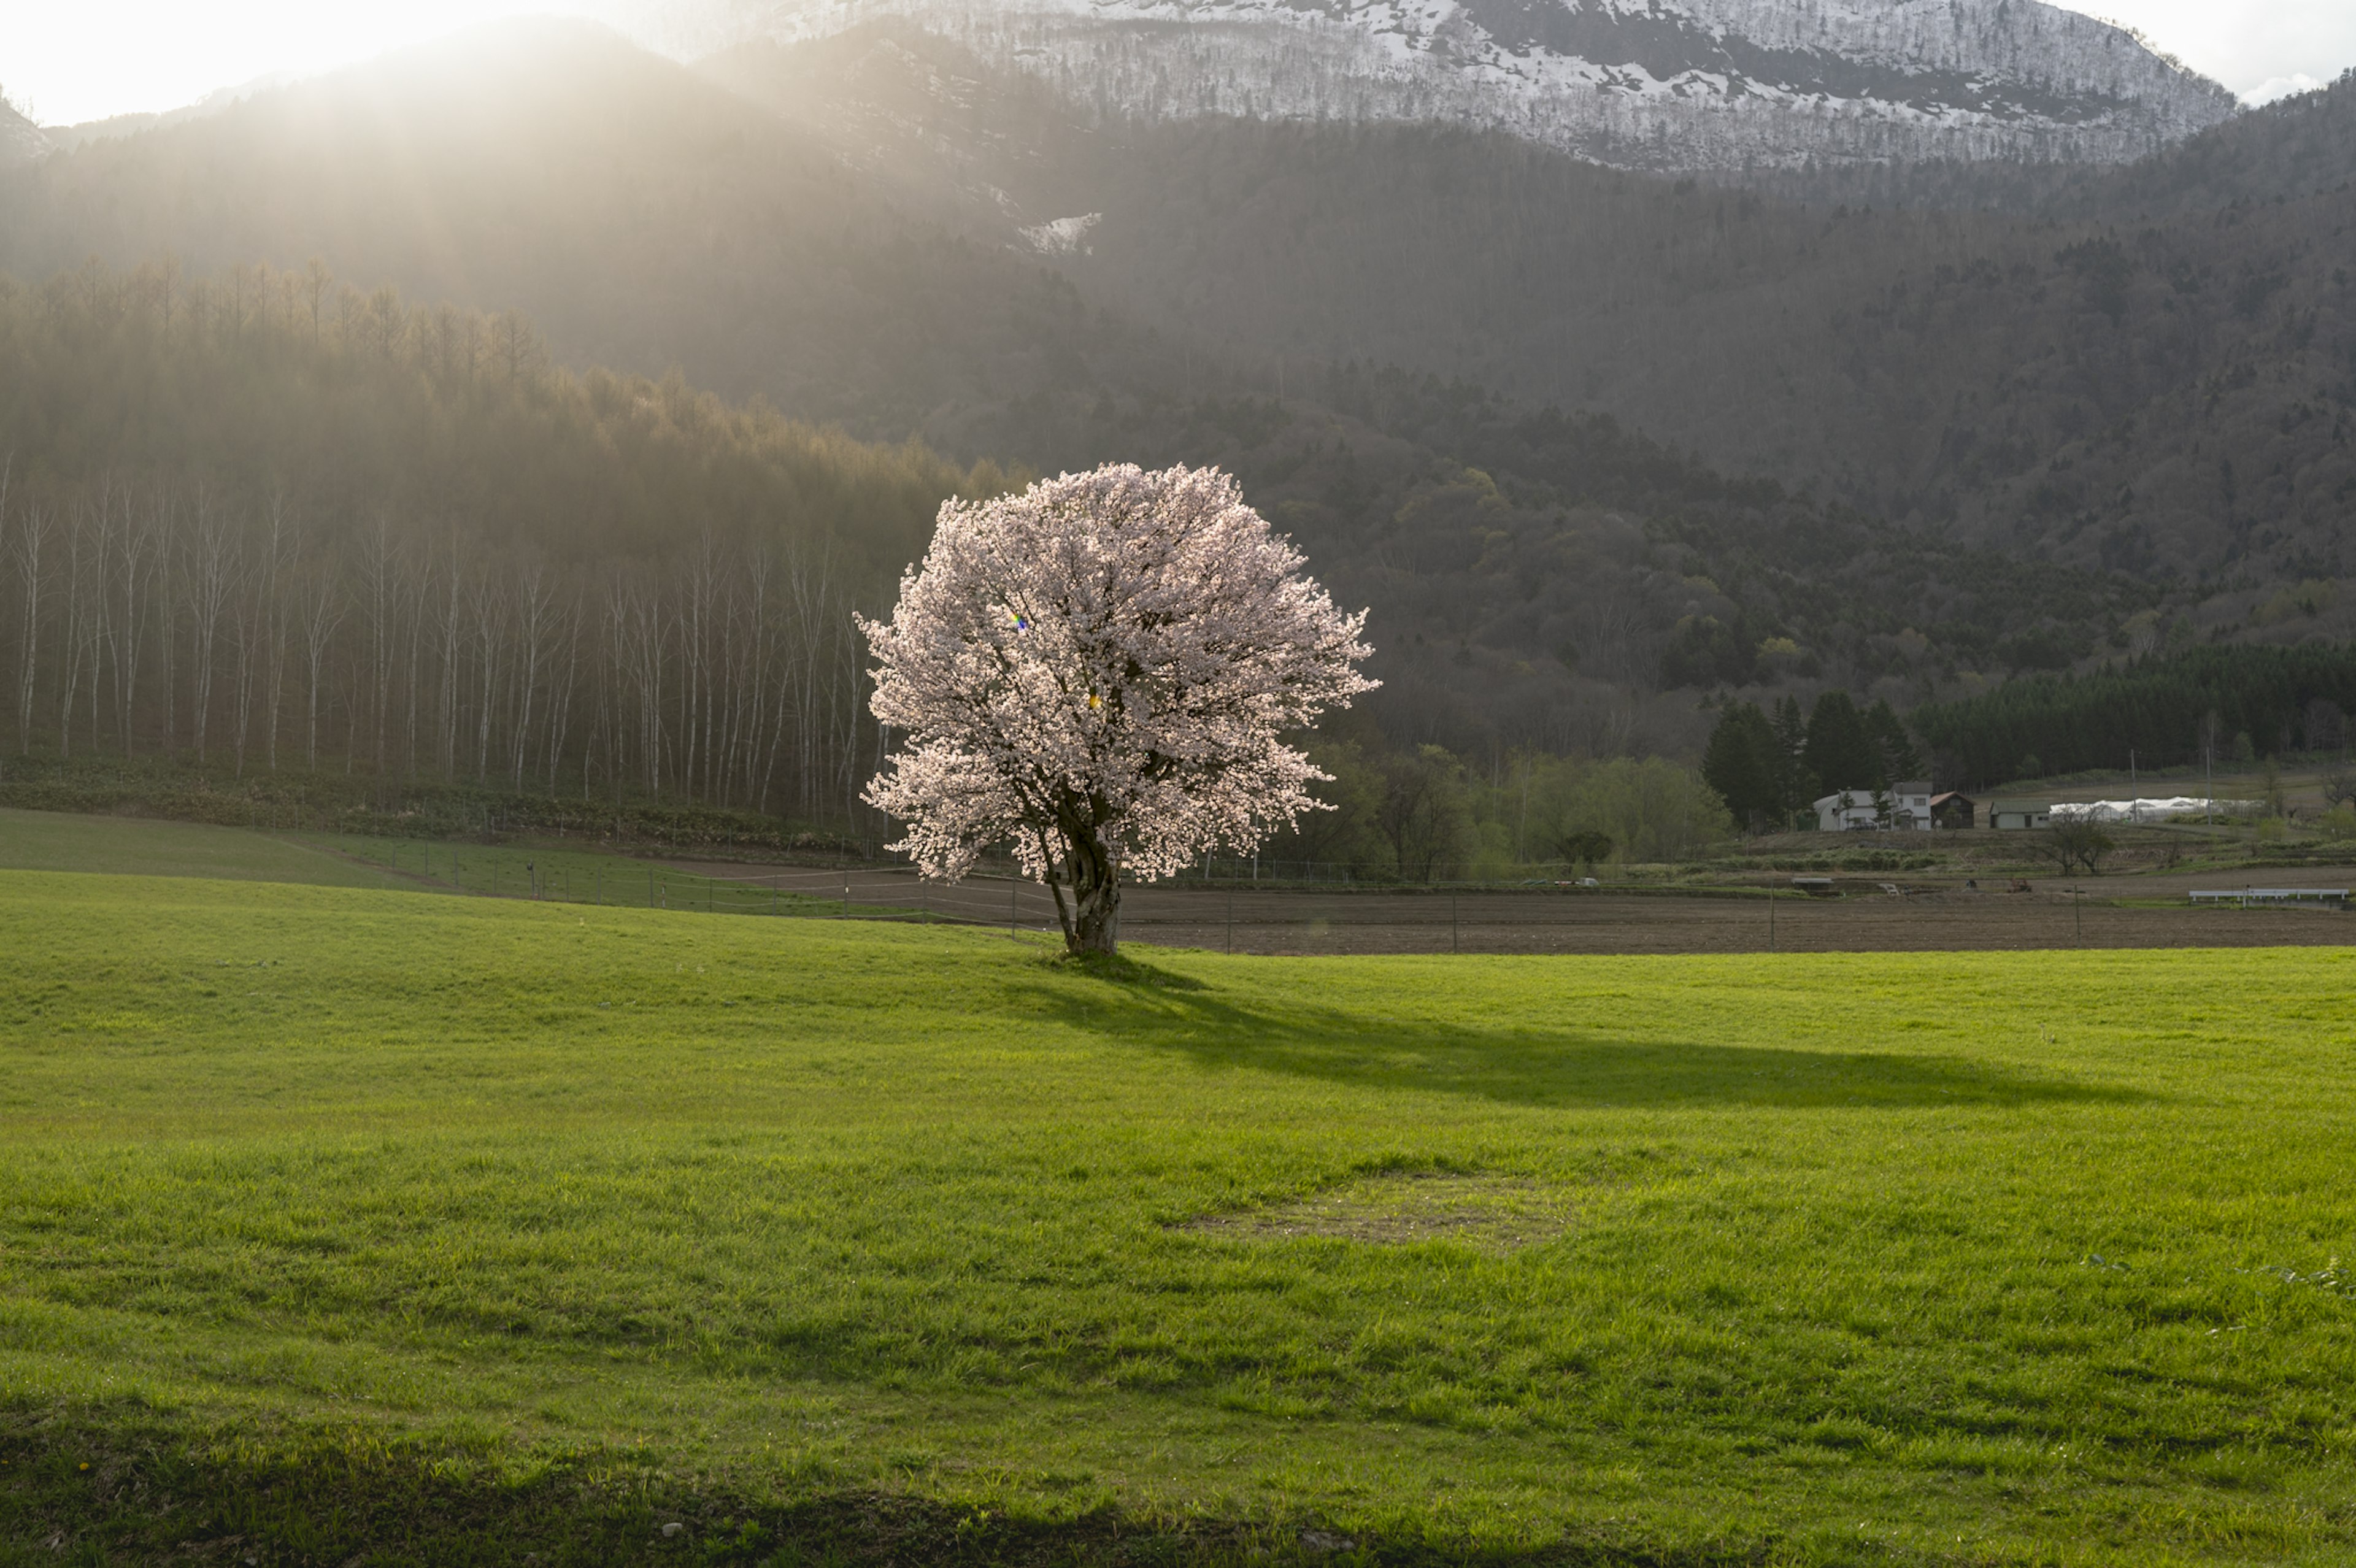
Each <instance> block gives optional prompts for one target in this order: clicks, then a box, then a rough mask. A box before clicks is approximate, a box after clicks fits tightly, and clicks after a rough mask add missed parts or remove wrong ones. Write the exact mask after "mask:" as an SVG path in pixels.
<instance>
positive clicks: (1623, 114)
mask: <svg viewBox="0 0 2356 1568" xmlns="http://www.w3.org/2000/svg"><path fill="white" fill-rule="evenodd" d="M608 11H609V15H611V16H613V17H614V18H615V19H616V20H617V21H618V22H620V23H621V25H623V26H624V27H626V28H627V29H629V30H631V31H633V32H634V33H636V34H637V36H639V37H644V38H647V39H649V40H651V41H654V42H656V43H658V44H659V45H666V46H667V47H668V48H669V49H670V50H671V52H674V53H691V54H702V53H708V52H716V51H718V50H720V49H723V48H728V47H731V46H734V45H740V44H742V43H744V42H746V41H749V40H752V39H756V38H766V39H768V40H771V41H776V42H789V43H797V42H808V41H811V40H815V39H820V38H825V37H832V36H834V35H836V34H839V33H841V32H844V31H847V30H849V29H851V28H853V27H858V26H861V25H862V24H866V23H872V22H873V21H876V20H879V19H883V18H897V19H900V20H903V21H907V22H910V23H913V24H915V25H916V26H918V27H923V28H925V29H926V30H927V31H930V32H933V33H937V34H938V35H939V36H941V37H946V38H948V39H951V40H953V41H955V42H957V43H958V44H960V45H962V46H964V47H966V48H970V49H972V50H973V51H974V52H975V53H976V54H977V55H978V56H979V57H980V59H983V60H984V61H986V62H988V63H990V64H991V65H993V66H1007V67H1012V68H1015V69H1023V70H1025V71H1028V72H1030V73H1031V74H1033V75H1034V76H1037V77H1039V78H1041V79H1042V80H1047V81H1049V82H1050V83H1052V84H1053V85H1054V86H1055V88H1056V89H1057V91H1060V92H1062V93H1063V94H1064V95H1065V96H1066V97H1067V98H1068V99H1070V100H1071V101H1074V102H1076V103H1080V104H1084V105H1087V107H1088V108H1089V109H1090V111H1091V112H1095V113H1096V114H1098V116H1100V117H1110V118H1128V119H1141V120H1147V121H1153V120H1161V119H1185V118H1198V117H1205V116H1220V115H1232V116H1237V117H1242V118H1252V119H1265V120H1280V121H1310V122H1324V121H1332V122H1339V123H1381V122H1397V121H1426V122H1433V123H1446V124H1452V125H1457V126H1460V127H1463V128H1470V129H1480V130H1495V131H1502V132H1505V133H1509V134H1514V135H1517V136H1521V137H1524V138H1525V139H1527V140H1531V141H1534V142H1537V143H1539V144H1543V145H1547V146H1550V147H1553V148H1556V149H1557V150H1559V151H1565V152H1569V153H1572V154H1574V155H1578V156H1580V157H1583V158H1586V159H1588V160H1590V161H1591V162H1595V163H1600V164H1603V165H1606V166H1610V167H1617V168H1627V169H1638V170H1646V171H1652V172H1670V173H1709V174H1714V175H1719V176H1730V175H1739V174H1740V173H1741V172H1743V171H1745V170H1766V169H1786V170H1788V169H1796V168H1802V167H1806V166H1814V165H1873V164H1879V163H1885V162H1890V161H1898V162H1912V161H1922V160H1930V159H1937V158H1960V159H1965V160H1970V161H1991V160H1998V161H2000V160H2024V161H2030V162H2065V163H2124V162H2127V161H2130V160H2132V159H2135V158H2137V157H2142V156H2146V155H2149V154H2151V153H2154V152H2157V151H2158V150H2159V149H2160V148H2162V147H2164V146H2167V145H2169V144H2173V143H2176V142H2179V141H2181V140H2183V139H2184V138H2185V137H2187V136H2189V135H2191V134H2193V133H2197V132H2199V131H2201V130H2203V129H2206V128H2207V127H2208V126H2210V125H2212V124H2216V123H2220V122H2222V121H2223V120H2225V119H2228V118H2230V117H2231V116H2232V115H2233V113H2234V112H2235V109H2236V104H2235V102H2234V100H2233V95H2232V94H2231V93H2230V92H2228V91H2226V90H2225V89H2224V88H2222V87H2221V86H2219V85H2218V84H2216V83H2215V82H2212V81H2209V80H2206V79H2204V78H2201V77H2199V76H2197V75H2196V74H2194V73H2192V72H2190V70H2188V69H2184V68H2183V67H2182V66H2181V65H2179V64H2177V63H2175V62H2172V61H2170V60H2168V59H2164V58H2163V57H2161V56H2159V55H2158V54H2155V53H2154V52H2153V51H2152V50H2150V49H2149V48H2147V46H2146V45H2145V44H2144V43H2143V42H2142V41H2141V40H2140V39H2139V38H2137V37H2136V36H2135V35H2133V34H2131V33H2128V32H2126V31H2125V30H2123V29H2121V28H2118V27H2114V26H2112V25H2110V24H2108V23H2104V22H2099V21H2096V20H2094V19H2093V18H2091V17H2087V16H2082V15H2080V14H2078V13H2076V12H2071V11H2064V10H2061V9H2060V8H2058V7H2055V6H2051V5H2041V4H2038V3H2037V0H1815V3H1814V4H1810V5H1770V4H1764V3H1762V0H1646V3H1645V4H1643V5H1636V4H1631V3H1626V0H1323V3H1318V0H1015V3H1012V4H983V3H978V0H701V3H695V0H668V3H666V4H663V5H635V6H634V5H630V4H629V3H628V0H617V4H616V5H614V6H612V7H609V8H608Z"/></svg>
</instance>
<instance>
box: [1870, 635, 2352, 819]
mask: <svg viewBox="0 0 2356 1568" xmlns="http://www.w3.org/2000/svg"><path fill="white" fill-rule="evenodd" d="M2351 710H2356V647H2351V646H2349V645H2345V644H2309V645H2301V646H2297V647H2235V646H2222V647H2201V648H2192V649H2188V650H2186V651H2185V652H2183V653H2180V654H2175V655H2167V656H2152V657H2148V658H2142V659H2130V660H2128V661H2127V662H2126V663H2125V664H2124V665H2122V666H2120V667H2116V668H2110V667H2105V668H2104V669H2101V670H2098V671H2096V672H2094V673H2093V674H2091V675H2050V676H2039V677H2032V678H2029V679H2025V680H2018V681H2011V682H2008V683H2007V684H2006V685H2004V686H2002V687H2000V688H1997V690H1995V691H1992V692H1989V693H1987V695H1985V696H1981V697H1976V698H1972V699H1968V700H1966V701H1962V702H1948V703H1933V704H1929V705H1927V706H1924V707H1922V708H1918V709H1915V710H1914V711H1913V712H1912V714H1911V715H1909V719H1910V721H1911V722H1912V725H1913V727H1914V730H1915V731H1916V732H1917V733H1919V734H1920V735H1921V736H1922V739H1923V741H1925V742H1926V743H1927V744H1928V745H1929V746H1930V748H1931V750H1932V752H1933V754H1934V755H1935V756H1936V757H1937V758H1938V759H1939V761H1940V763H1941V767H1942V771H1943V773H1944V776H1945V777H1946V778H1948V779H1951V780H1954V781H1957V782H1958V783H1963V782H1968V783H1971V784H1985V783H1994V782H1997V781H2000V780H2004V779H2008V778H2034V777H2038V776H2040V775H2042V774H2047V773H2080V772H2085V771H2089V770H2093V769H2098V768H2105V769H2106V768H2122V767H2125V766H2126V765H2127V764H2128V763H2129V762H2130V760H2132V761H2134V762H2136V763H2140V764H2141V765H2142V766H2144V767H2147V768H2155V769H2157V768H2167V767H2179V766H2183V765H2186V764H2190V763H2202V762H2204V761H2208V760H2211V759H2213V760H2215V761H2218V762H2227V763H2231V762H2246V761H2248V760H2250V759H2251V758H2253V757H2258V756H2275V755H2276V754H2278V753H2281V752H2294V751H2306V752H2335V751H2339V750H2340V749H2341V748H2343V747H2344V746H2346V745H2347V744H2348V741H2349V732H2348V714H2349V713H2350V712H2351Z"/></svg>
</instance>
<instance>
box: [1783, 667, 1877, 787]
mask: <svg viewBox="0 0 2356 1568" xmlns="http://www.w3.org/2000/svg"><path fill="white" fill-rule="evenodd" d="M1801 758H1802V761H1804V763H1806V764H1807V768H1808V771H1809V772H1810V773H1814V774H1815V777H1816V781H1817V783H1818V784H1821V785H1822V786H1823V787H1824V788H1826V789H1827V790H1850V791H1854V792H1855V793H1856V794H1858V795H1860V796H1862V795H1871V794H1872V793H1873V792H1874V791H1875V790H1878V789H1880V788H1882V787H1883V786H1884V785H1886V784H1889V783H1890V774H1889V773H1888V771H1887V769H1886V768H1885V766H1884V765H1883V763H1882V759H1881V748H1880V747H1879V746H1878V745H1877V744H1875V742H1874V737H1873V734H1872V732H1871V731H1870V730H1869V729H1868V728H1867V725H1866V718H1865V715H1864V713H1863V712H1861V711H1859V710H1858V706H1857V701H1856V699H1854V698H1852V697H1850V696H1849V694H1848V693H1847V692H1846V691H1827V692H1826V693H1825V694H1824V695H1823V696H1822V697H1819V698H1817V699H1816V706H1815V709H1814V710H1812V711H1811V712H1810V713H1809V715H1808V741H1807V745H1806V748H1805V749H1804V751H1803V752H1802V753H1801Z"/></svg>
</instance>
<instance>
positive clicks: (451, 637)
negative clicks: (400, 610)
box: [437, 530, 466, 784]
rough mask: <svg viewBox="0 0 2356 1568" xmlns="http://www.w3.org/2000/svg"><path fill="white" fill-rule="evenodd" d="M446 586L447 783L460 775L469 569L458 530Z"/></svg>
mask: <svg viewBox="0 0 2356 1568" xmlns="http://www.w3.org/2000/svg"><path fill="white" fill-rule="evenodd" d="M446 586H447V588H448V590H449V591H448V592H446V593H445V594H444V595H443V600H442V621H441V624H440V626H439V627H438V628H437V629H438V630H439V631H440V633H441V634H442V703H441V713H440V715H439V720H440V724H439V727H440V730H441V735H440V741H439V749H440V752H441V755H442V782H443V783H444V784H448V783H449V782H451V781H452V780H453V779H455V778H456V777H457V776H458V654H459V635H460V628H461V627H462V626H463V624H464V616H463V611H464V607H465V602H466V569H465V568H464V567H463V566H462V565H461V564H460V562H459V560H458V537H457V534H456V532H455V530H454V531H453V532H452V534H451V536H450V578H449V581H448V583H447V584H446Z"/></svg>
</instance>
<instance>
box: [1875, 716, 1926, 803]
mask: <svg viewBox="0 0 2356 1568" xmlns="http://www.w3.org/2000/svg"><path fill="white" fill-rule="evenodd" d="M1865 729H1866V733H1867V734H1869V735H1870V736H1871V737H1872V738H1873V746H1874V751H1875V752H1876V753H1877V754H1878V755H1879V759H1880V763H1881V776H1882V782H1883V783H1884V784H1899V783H1902V782H1903V781H1905V780H1907V779H1919V778H1921V777H1922V773H1923V762H1922V748H1920V747H1919V746H1917V745H1915V744H1914V737H1913V736H1912V735H1910V734H1908V733H1907V732H1906V726H1905V724H1904V723H1903V722H1902V721H1901V720H1900V719H1899V717H1898V715H1897V714H1896V713H1895V712H1894V711H1892V710H1891V709H1890V704H1889V703H1888V702H1887V701H1881V702H1877V703H1875V704H1874V705H1873V707H1872V708H1871V709H1869V710H1868V712H1867V713H1866V716H1865Z"/></svg>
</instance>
